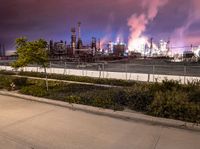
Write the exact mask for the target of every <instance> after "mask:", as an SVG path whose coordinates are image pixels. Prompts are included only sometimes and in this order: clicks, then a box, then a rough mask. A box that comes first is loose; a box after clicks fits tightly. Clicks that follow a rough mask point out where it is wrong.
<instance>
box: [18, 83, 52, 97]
mask: <svg viewBox="0 0 200 149" xmlns="http://www.w3.org/2000/svg"><path fill="white" fill-rule="evenodd" d="M20 93H22V94H26V95H32V96H36V97H48V95H49V92H47V90H46V88H45V87H42V86H36V85H32V86H26V87H22V89H21V90H20Z"/></svg>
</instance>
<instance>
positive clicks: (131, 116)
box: [0, 91, 200, 132]
mask: <svg viewBox="0 0 200 149" xmlns="http://www.w3.org/2000/svg"><path fill="white" fill-rule="evenodd" d="M0 95H4V96H10V97H16V98H21V99H25V100H29V101H35V102H40V103H45V104H50V105H55V106H60V107H64V108H68V109H71V110H78V111H82V112H86V113H91V114H96V115H101V116H107V117H111V118H117V119H121V120H126V121H134V122H138V123H146V124H149V125H161V126H165V127H172V128H178V129H185V130H192V131H198V132H200V125H197V124H194V123H189V122H184V121H179V120H172V119H166V118H158V117H153V116H148V115H144V114H141V113H131V112H123V111H116V112H115V111H113V110H108V109H102V108H96V107H91V106H85V105H78V104H70V103H67V102H62V101H56V100H51V99H45V98H38V97H33V96H28V95H23V94H19V93H16V92H8V91H0Z"/></svg>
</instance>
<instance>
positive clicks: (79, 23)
mask: <svg viewBox="0 0 200 149" xmlns="http://www.w3.org/2000/svg"><path fill="white" fill-rule="evenodd" d="M78 39H81V22H78Z"/></svg>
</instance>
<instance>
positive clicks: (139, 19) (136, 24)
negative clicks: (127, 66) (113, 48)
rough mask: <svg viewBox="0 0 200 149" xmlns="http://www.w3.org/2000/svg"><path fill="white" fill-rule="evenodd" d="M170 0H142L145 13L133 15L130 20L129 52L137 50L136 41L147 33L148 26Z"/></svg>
mask: <svg viewBox="0 0 200 149" xmlns="http://www.w3.org/2000/svg"><path fill="white" fill-rule="evenodd" d="M167 2H168V0H151V1H149V0H142V3H141V6H142V8H143V11H144V13H142V14H139V15H138V14H133V15H132V16H131V17H130V18H129V19H128V26H129V29H130V36H129V43H128V45H129V47H128V48H129V50H136V49H135V48H136V47H135V44H136V43H135V41H137V39H138V38H140V37H141V36H142V33H144V32H145V30H146V27H147V25H148V24H149V23H150V21H153V20H154V18H155V17H156V16H157V14H158V11H159V8H160V7H163V6H164V5H165V4H167Z"/></svg>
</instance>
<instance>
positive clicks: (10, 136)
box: [0, 95, 200, 149]
mask: <svg viewBox="0 0 200 149" xmlns="http://www.w3.org/2000/svg"><path fill="white" fill-rule="evenodd" d="M199 140H200V132H199V131H188V130H184V129H176V128H167V127H164V126H158V125H156V126H153V125H148V124H145V123H139V122H133V121H123V120H120V119H114V118H110V117H105V116H98V115H93V114H89V113H84V112H81V111H73V110H69V109H67V108H62V107H59V106H53V105H49V104H43V103H39V102H33V101H28V100H23V99H19V98H14V97H7V96H2V95H0V148H2V149H26V148H28V149H199V148H200V141H199Z"/></svg>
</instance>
